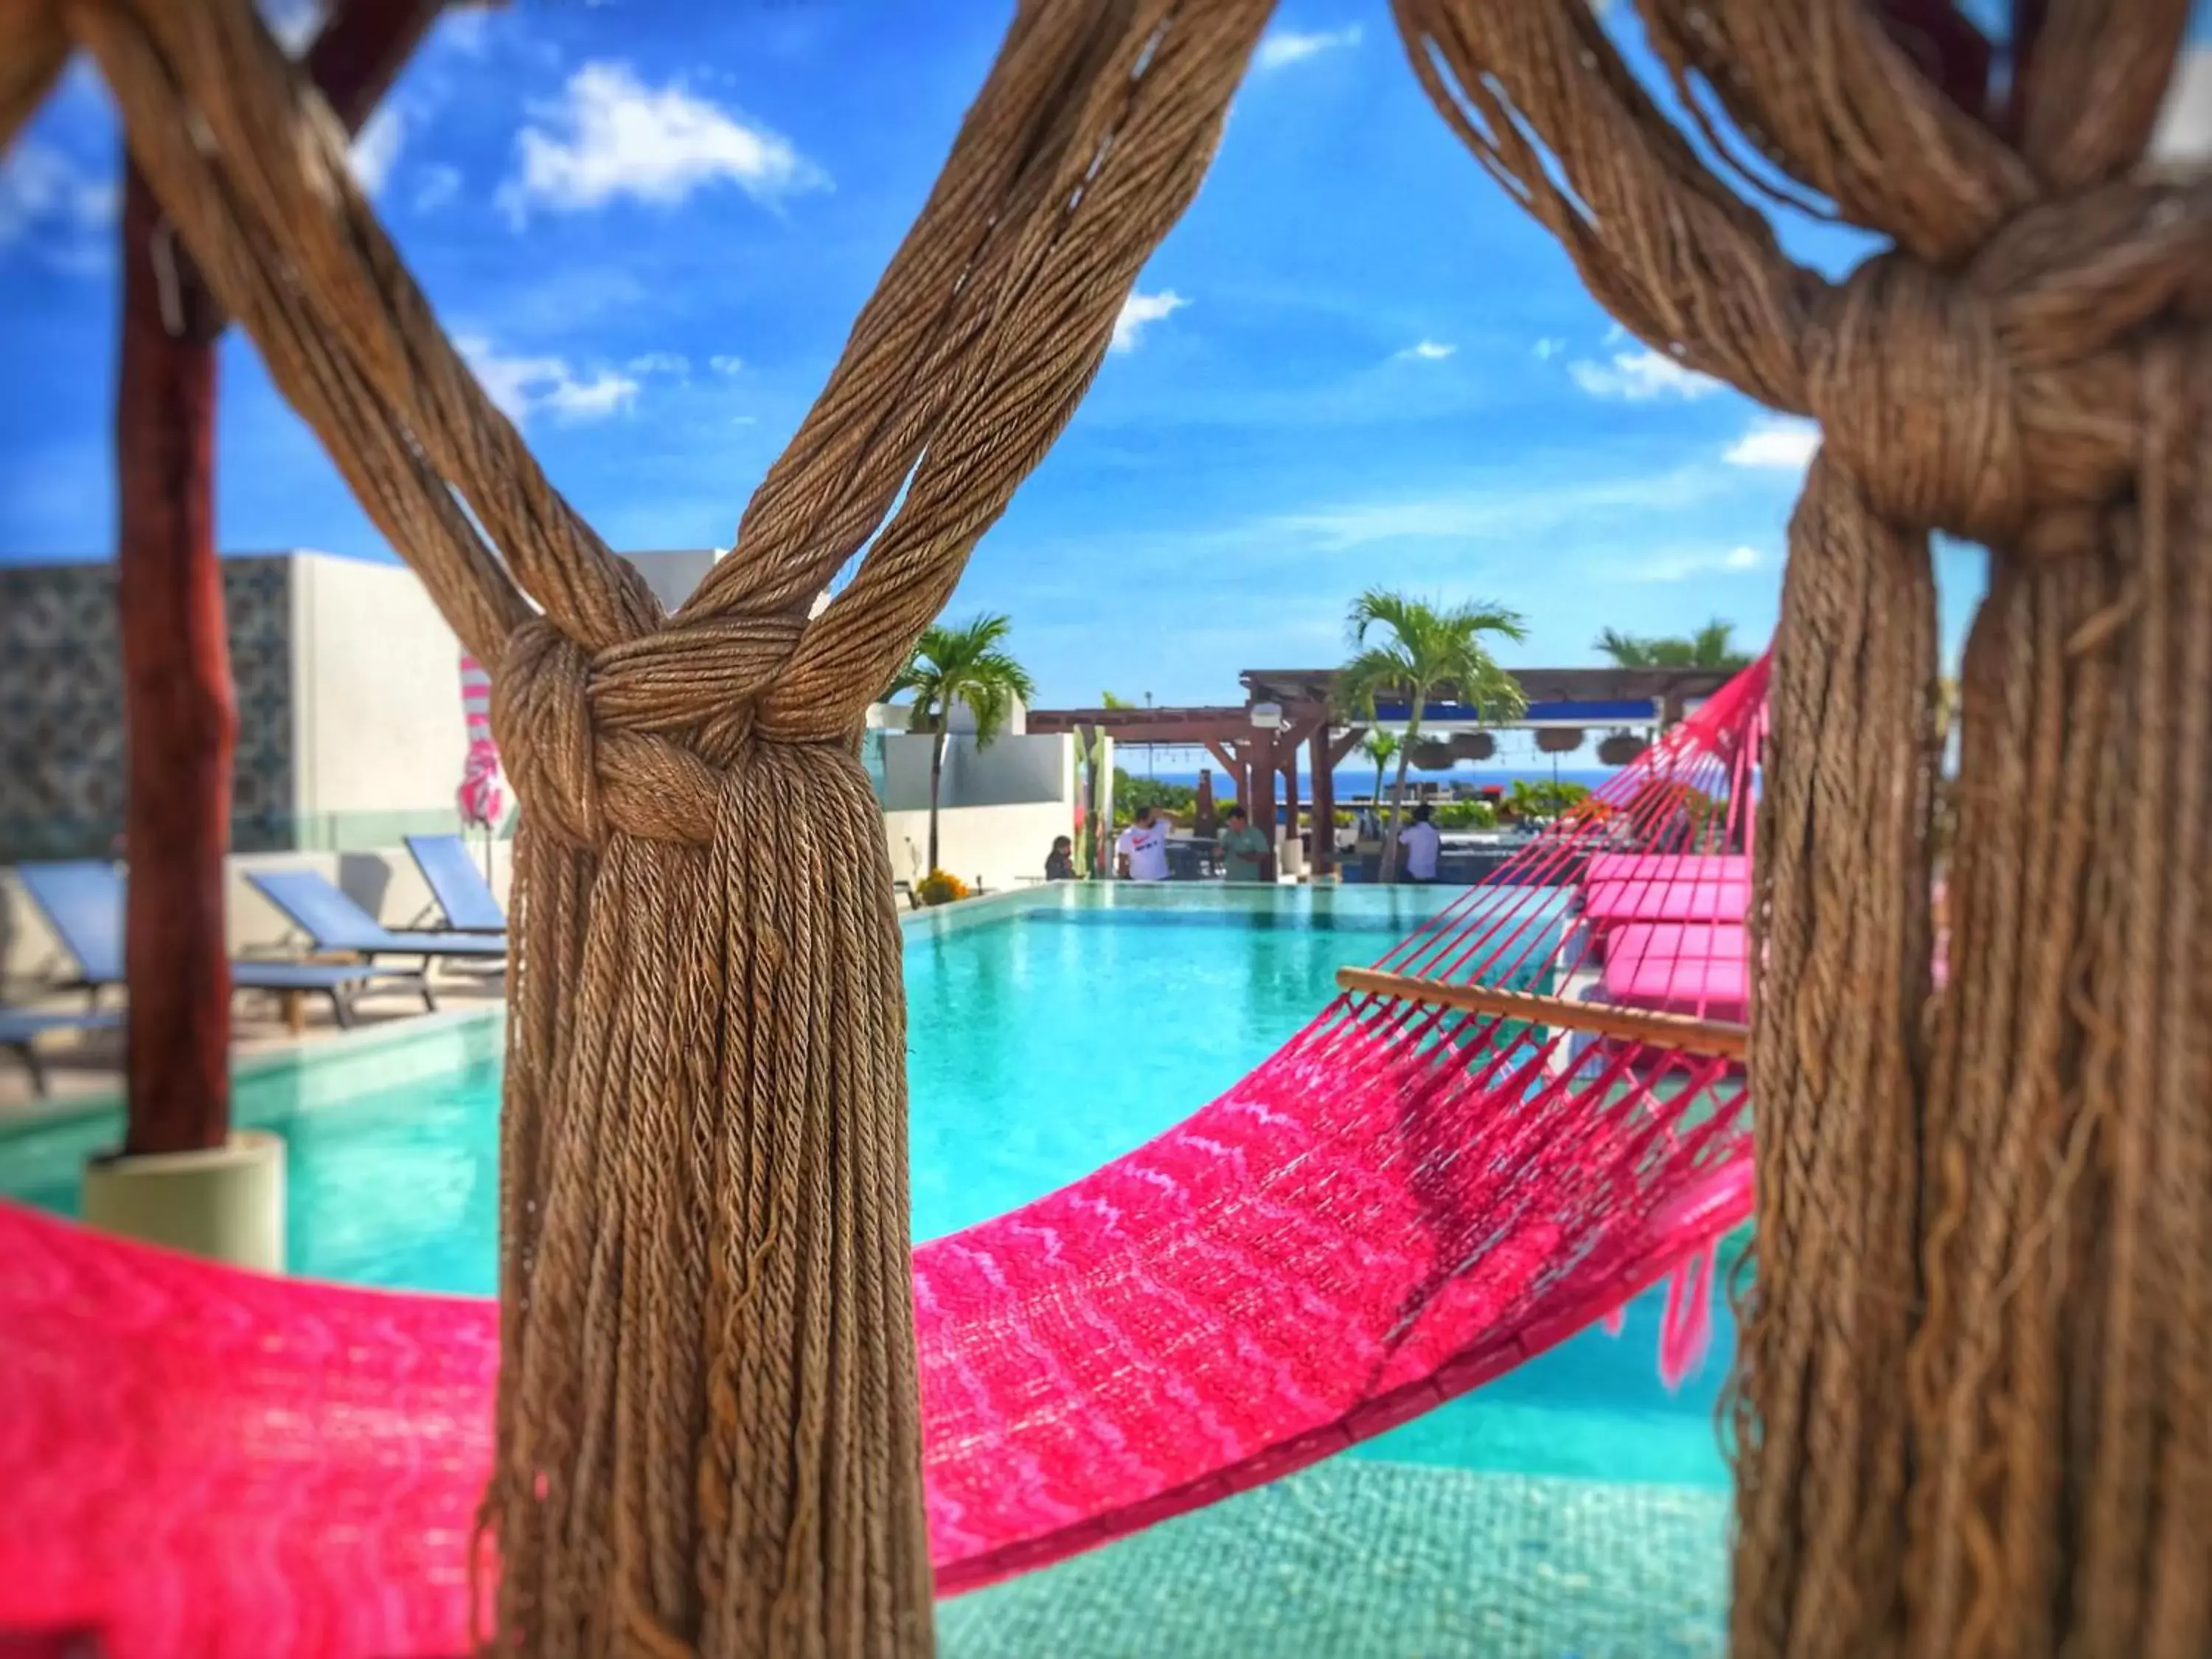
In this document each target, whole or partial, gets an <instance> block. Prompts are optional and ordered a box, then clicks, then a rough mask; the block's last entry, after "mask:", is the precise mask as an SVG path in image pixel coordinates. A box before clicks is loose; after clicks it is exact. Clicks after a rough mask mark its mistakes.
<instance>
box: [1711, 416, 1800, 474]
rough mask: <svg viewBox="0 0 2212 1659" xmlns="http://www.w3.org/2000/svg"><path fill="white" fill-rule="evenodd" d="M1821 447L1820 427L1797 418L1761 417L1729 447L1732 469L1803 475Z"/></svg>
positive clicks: (1727, 456) (1729, 459) (1728, 455)
mask: <svg viewBox="0 0 2212 1659" xmlns="http://www.w3.org/2000/svg"><path fill="white" fill-rule="evenodd" d="M1819 447H1820V423H1819V422H1815V421H1804V420H1800V419H1798V418H1797V417H1796V416H1794V415H1762V416H1759V418H1758V419H1757V420H1755V421H1753V422H1752V423H1751V424H1750V426H1748V427H1747V428H1745V429H1744V435H1743V436H1741V438H1738V439H1737V440H1736V441H1735V442H1734V443H1732V444H1730V445H1729V447H1728V453H1727V455H1726V457H1725V459H1726V460H1727V461H1728V464H1729V465H1730V466H1762V467H1775V468H1778V469H1781V470H1784V471H1791V472H1798V471H1803V470H1804V469H1805V467H1806V466H1807V465H1808V464H1809V463H1810V462H1811V460H1812V459H1813V452H1814V450H1816V449H1818V448H1819Z"/></svg>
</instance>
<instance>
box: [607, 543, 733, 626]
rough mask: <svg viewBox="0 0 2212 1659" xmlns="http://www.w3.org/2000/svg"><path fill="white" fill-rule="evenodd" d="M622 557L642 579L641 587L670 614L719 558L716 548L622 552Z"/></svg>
mask: <svg viewBox="0 0 2212 1659" xmlns="http://www.w3.org/2000/svg"><path fill="white" fill-rule="evenodd" d="M721 556H722V550H721V549H720V548H718V547H696V548H691V547H687V548H674V549H666V550H655V551H652V552H646V553H625V554H623V557H624V558H626V559H628V560H629V562H631V563H632V564H634V565H635V566H636V567H637V573H638V574H640V575H641V576H643V577H644V578H645V585H646V586H647V587H650V588H651V589H652V590H653V598H655V599H659V601H660V608H661V609H662V610H664V611H675V610H677V609H678V607H679V606H681V605H683V603H684V600H686V599H690V597H691V595H692V592H693V591H694V590H695V589H696V588H697V587H698V586H699V584H700V582H701V581H702V580H705V578H706V574H707V573H708V571H709V570H712V569H713V568H714V565H715V562H717V561H718V560H720V558H721Z"/></svg>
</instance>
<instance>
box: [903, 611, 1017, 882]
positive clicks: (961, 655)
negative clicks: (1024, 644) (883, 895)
mask: <svg viewBox="0 0 2212 1659" xmlns="http://www.w3.org/2000/svg"><path fill="white" fill-rule="evenodd" d="M1012 628H1013V623H1012V622H1010V621H1009V620H1008V619H1007V618H1006V617H993V616H982V617H976V618H975V620H974V621H973V622H971V623H968V624H967V625H966V626H964V627H961V628H947V627H945V625H944V624H943V623H935V624H933V625H932V626H931V627H929V628H927V629H924V630H923V631H922V635H921V638H920V639H919V640H917V641H915V647H914V655H913V656H912V657H910V658H908V659H907V665H906V666H905V667H904V668H902V669H901V670H900V671H899V676H898V678H896V680H894V681H892V682H891V695H892V696H897V695H898V694H899V693H900V692H902V691H911V692H913V693H914V706H913V708H911V709H910V710H908V714H907V729H908V731H910V732H933V733H935V734H936V738H937V740H936V741H935V742H934V743H933V744H930V746H929V869H928V871H927V872H925V873H927V874H935V873H936V872H937V869H938V867H939V866H938V861H937V809H938V798H939V794H940V793H941V792H942V790H943V788H944V784H945V746H946V744H948V743H950V742H951V731H950V727H951V714H952V707H953V705H954V704H955V703H965V704H966V705H967V706H968V709H969V713H970V714H974V715H975V746H976V747H977V748H978V749H987V748H989V747H990V746H991V743H992V741H993V739H994V738H997V736H998V735H999V733H1000V732H1002V731H1004V730H1005V729H1006V721H1007V720H1008V719H1010V718H1011V717H1012V714H1013V705H1014V699H1016V698H1017V697H1018V698H1020V699H1022V700H1023V701H1024V702H1027V701H1028V700H1029V699H1030V698H1031V697H1033V696H1036V684H1035V683H1034V682H1032V681H1031V680H1030V671H1029V670H1028V669H1026V668H1024V667H1023V666H1022V665H1021V664H1019V663H1018V662H1016V661H1015V660H1014V659H1013V657H1012V654H1011V653H1008V652H1007V651H1006V647H1005V644H1004V641H1005V640H1006V635H1007V634H1008V633H1010V632H1011V631H1012Z"/></svg>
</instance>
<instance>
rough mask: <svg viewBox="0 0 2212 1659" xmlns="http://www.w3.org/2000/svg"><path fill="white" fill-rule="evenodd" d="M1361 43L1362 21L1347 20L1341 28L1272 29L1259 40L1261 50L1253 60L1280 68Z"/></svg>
mask: <svg viewBox="0 0 2212 1659" xmlns="http://www.w3.org/2000/svg"><path fill="white" fill-rule="evenodd" d="M1358 44H1359V25H1358V24H1357V23H1347V24H1346V25H1345V27H1342V28H1340V29H1322V30H1318V31H1316V32H1314V33H1308V34H1301V33H1297V31H1296V30H1294V29H1273V30H1271V31H1270V32H1269V33H1267V37H1266V38H1265V39H1264V40H1261V42H1260V50H1259V52H1257V53H1256V54H1255V57H1254V59H1253V61H1254V62H1255V64H1258V66H1259V67H1260V68H1261V69H1262V70H1278V69H1281V68H1283V67H1284V66H1285V64H1296V63H1298V62H1300V61H1302V60H1303V59H1305V58H1312V57H1315V56H1316V55H1317V54H1319V53H1322V52H1334V51H1335V50H1337V49H1338V48H1339V47H1342V46H1358Z"/></svg>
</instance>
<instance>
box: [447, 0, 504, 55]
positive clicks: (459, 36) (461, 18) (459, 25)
mask: <svg viewBox="0 0 2212 1659" xmlns="http://www.w3.org/2000/svg"><path fill="white" fill-rule="evenodd" d="M490 27H491V13H490V12H489V10H488V9H480V8H477V7H473V6H470V7H463V6H447V7H446V8H445V9H443V10H441V11H440V12H439V14H438V28H437V33H436V35H435V37H434V38H435V40H437V42H438V44H439V45H441V46H451V47H452V48H453V50H454V51H455V52H459V53H460V54H461V56H463V57H464V58H481V57H483V50H484V35H485V33H486V31H487V30H489V28H490Z"/></svg>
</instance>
